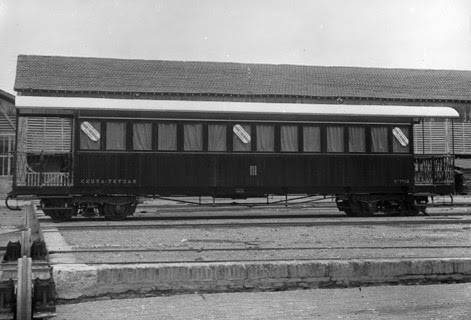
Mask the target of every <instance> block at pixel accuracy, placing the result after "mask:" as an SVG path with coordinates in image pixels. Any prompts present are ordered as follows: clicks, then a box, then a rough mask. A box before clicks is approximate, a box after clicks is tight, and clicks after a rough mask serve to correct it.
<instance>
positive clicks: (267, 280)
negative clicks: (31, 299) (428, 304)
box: [53, 258, 471, 301]
mask: <svg viewBox="0 0 471 320" xmlns="http://www.w3.org/2000/svg"><path fill="white" fill-rule="evenodd" d="M53 277H54V281H55V283H56V290H57V297H58V298H59V299H61V300H64V301H65V300H77V299H84V298H85V299H86V298H94V297H100V296H107V295H111V296H119V295H120V294H129V293H130V292H131V293H135V294H142V293H145V294H150V293H152V294H168V293H185V292H186V293H188V292H195V291H197V292H231V291H243V290H280V289H300V288H319V287H335V286H337V287H338V286H351V285H375V284H376V285H377V284H384V283H409V282H414V281H420V282H423V281H431V282H437V281H471V258H469V259H437V260H436V259H434V260H430V259H417V260H348V261H302V262H299V261H290V262H273V263H270V262H250V263H223V262H221V263H194V264H142V265H132V264H130V265H119V266H117V265H97V266H89V265H84V264H57V265H55V266H54V267H53Z"/></svg>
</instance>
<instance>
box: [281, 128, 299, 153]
mask: <svg viewBox="0 0 471 320" xmlns="http://www.w3.org/2000/svg"><path fill="white" fill-rule="evenodd" d="M280 138H281V151H282V152H283V151H284V152H297V151H298V126H281V127H280Z"/></svg>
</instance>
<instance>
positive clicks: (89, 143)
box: [80, 121, 101, 150]
mask: <svg viewBox="0 0 471 320" xmlns="http://www.w3.org/2000/svg"><path fill="white" fill-rule="evenodd" d="M100 138H101V123H100V122H99V121H83V122H82V123H81V124H80V149H82V150H99V149H100Z"/></svg>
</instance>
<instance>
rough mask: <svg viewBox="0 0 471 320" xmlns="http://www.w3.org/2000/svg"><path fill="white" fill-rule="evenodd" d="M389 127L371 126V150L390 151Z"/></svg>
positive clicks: (378, 151)
mask: <svg viewBox="0 0 471 320" xmlns="http://www.w3.org/2000/svg"><path fill="white" fill-rule="evenodd" d="M388 149H389V148H388V128H386V127H379V128H377V127H373V128H371V151H372V152H376V153H380V152H388Z"/></svg>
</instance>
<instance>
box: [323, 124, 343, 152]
mask: <svg viewBox="0 0 471 320" xmlns="http://www.w3.org/2000/svg"><path fill="white" fill-rule="evenodd" d="M343 151H344V135H343V127H327V152H343Z"/></svg>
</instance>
